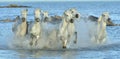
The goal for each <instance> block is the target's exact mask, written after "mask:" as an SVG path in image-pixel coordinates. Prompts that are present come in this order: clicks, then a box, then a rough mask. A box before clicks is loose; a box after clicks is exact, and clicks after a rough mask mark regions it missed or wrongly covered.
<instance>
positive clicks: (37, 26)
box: [30, 9, 41, 46]
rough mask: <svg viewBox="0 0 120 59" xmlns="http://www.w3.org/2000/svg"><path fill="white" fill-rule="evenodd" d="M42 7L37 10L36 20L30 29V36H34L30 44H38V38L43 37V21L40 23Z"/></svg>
mask: <svg viewBox="0 0 120 59" xmlns="http://www.w3.org/2000/svg"><path fill="white" fill-rule="evenodd" d="M40 13H41V11H40V9H36V10H35V13H34V14H35V21H34V24H33V26H32V27H31V30H30V37H31V38H32V40H31V42H30V45H32V46H33V45H36V44H37V41H38V39H40V37H41V23H40Z"/></svg>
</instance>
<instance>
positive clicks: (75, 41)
mask: <svg viewBox="0 0 120 59" xmlns="http://www.w3.org/2000/svg"><path fill="white" fill-rule="evenodd" d="M74 35H75V40H74V43H75V44H76V43H77V32H75V33H74Z"/></svg>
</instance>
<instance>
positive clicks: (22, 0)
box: [0, 0, 120, 2]
mask: <svg viewBox="0 0 120 59" xmlns="http://www.w3.org/2000/svg"><path fill="white" fill-rule="evenodd" d="M4 1H9V2H10V1H21V2H24V1H120V0H0V2H4Z"/></svg>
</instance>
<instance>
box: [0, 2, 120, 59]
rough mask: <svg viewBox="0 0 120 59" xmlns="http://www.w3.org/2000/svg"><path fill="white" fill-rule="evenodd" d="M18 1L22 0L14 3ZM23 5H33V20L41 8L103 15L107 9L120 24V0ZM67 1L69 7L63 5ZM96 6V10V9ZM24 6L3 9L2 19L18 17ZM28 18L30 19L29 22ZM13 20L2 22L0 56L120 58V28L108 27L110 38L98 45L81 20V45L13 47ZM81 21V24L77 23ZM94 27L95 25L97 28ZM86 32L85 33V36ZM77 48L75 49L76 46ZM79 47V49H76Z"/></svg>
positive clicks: (11, 58)
mask: <svg viewBox="0 0 120 59" xmlns="http://www.w3.org/2000/svg"><path fill="white" fill-rule="evenodd" d="M12 3H13V2H12ZM14 3H18V2H14ZM7 4H11V2H8V3H7V2H6V3H1V5H7ZM19 4H20V5H23V4H24V5H28V6H29V5H30V6H33V7H32V8H29V15H28V19H29V20H33V10H34V9H35V8H41V9H43V10H47V11H49V12H50V15H56V14H57V15H62V13H63V12H64V10H66V9H68V8H70V7H76V8H77V9H78V10H79V11H80V13H81V14H82V15H83V14H85V15H95V16H99V15H101V13H102V12H103V11H108V12H110V17H111V19H112V21H113V22H114V23H118V24H119V23H120V20H119V19H120V18H119V8H120V6H118V5H120V4H119V2H69V3H67V2H61V3H59V2H57V3H55V2H51V3H49V2H44V3H42V2H40V3H39V2H28V3H25V2H24V3H19ZM63 4H65V6H64V7H63ZM58 6H59V7H60V8H58ZM95 8H96V9H95ZM22 9H23V8H0V11H2V12H0V13H1V14H2V15H0V19H5V18H11V19H13V18H15V16H16V15H20V11H21V10H22ZM29 20H28V21H29ZM12 24H13V23H0V59H34V58H39V59H80V58H81V59H118V58H120V55H119V54H120V43H119V42H120V27H119V26H109V27H107V41H106V43H105V44H104V45H97V46H96V45H94V44H93V43H92V42H90V39H89V37H87V29H86V28H87V26H88V25H89V26H91V25H90V24H89V23H88V24H84V23H81V22H77V23H76V27H77V29H76V30H77V31H78V32H79V34H80V35H78V37H79V38H81V39H79V43H78V44H79V45H78V44H77V47H76V45H71V46H72V48H70V49H59V50H56V49H39V50H38V49H36V50H31V49H11V48H9V44H10V42H11V39H13V35H14V34H13V32H12V30H11V29H12ZM78 24H79V26H77V25H78ZM93 30H94V28H93ZM83 34H84V35H83ZM73 48H75V49H73ZM76 48H77V49H76Z"/></svg>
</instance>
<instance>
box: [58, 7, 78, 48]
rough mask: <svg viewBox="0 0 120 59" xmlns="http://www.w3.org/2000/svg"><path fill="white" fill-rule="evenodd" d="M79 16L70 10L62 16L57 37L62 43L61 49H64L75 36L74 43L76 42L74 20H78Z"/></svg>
mask: <svg viewBox="0 0 120 59" xmlns="http://www.w3.org/2000/svg"><path fill="white" fill-rule="evenodd" d="M78 17H79V15H78V14H77V16H76V14H74V11H72V10H71V9H69V10H66V11H65V12H64V14H63V16H62V23H61V24H60V29H59V37H60V39H61V40H62V42H63V48H66V46H67V43H69V42H70V39H71V38H72V37H73V36H74V35H75V34H76V38H75V40H74V43H76V41H77V33H76V32H75V25H74V20H75V19H74V18H78Z"/></svg>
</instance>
